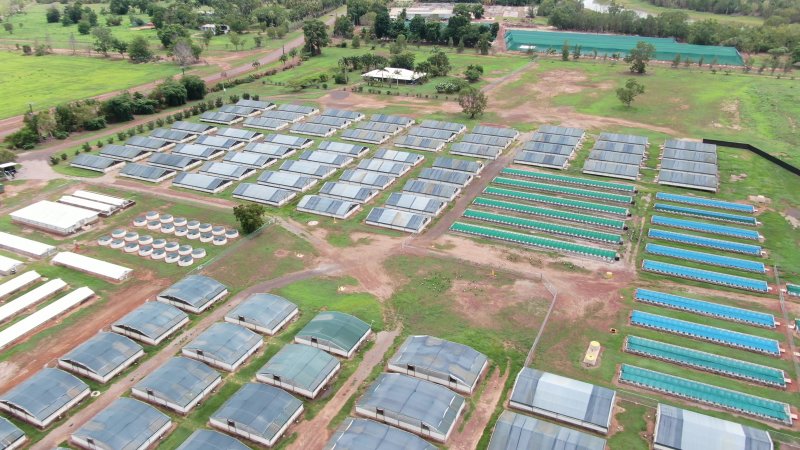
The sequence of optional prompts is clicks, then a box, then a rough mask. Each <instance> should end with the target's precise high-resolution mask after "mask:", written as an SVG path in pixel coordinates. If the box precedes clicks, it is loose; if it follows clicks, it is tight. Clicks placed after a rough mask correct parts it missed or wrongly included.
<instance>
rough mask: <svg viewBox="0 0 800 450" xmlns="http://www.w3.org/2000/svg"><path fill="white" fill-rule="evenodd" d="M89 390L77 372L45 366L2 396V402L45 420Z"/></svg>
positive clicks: (0, 398)
mask: <svg viewBox="0 0 800 450" xmlns="http://www.w3.org/2000/svg"><path fill="white" fill-rule="evenodd" d="M87 389H89V386H88V385H87V384H86V383H84V382H83V381H81V380H80V378H78V377H76V376H75V375H72V374H70V373H67V372H64V371H63V370H59V369H51V368H44V369H42V370H40V371H38V372H36V373H35V374H34V375H33V376H32V377H30V378H28V379H27V380H25V381H23V382H22V383H20V384H18V385H17V386H16V387H14V388H13V389H11V390H10V391H8V392H6V393H5V394H3V395H2V396H0V402H3V403H6V404H8V405H11V406H12V407H14V408H19V409H22V410H24V411H25V412H26V413H28V414H30V415H31V416H33V417H35V418H36V419H37V420H39V421H44V420H45V419H47V418H48V417H50V416H51V415H53V414H54V413H55V412H56V411H58V410H59V409H61V408H63V407H64V406H65V405H66V404H68V403H69V402H71V401H72V400H74V399H75V398H77V397H78V396H80V395H81V394H82V393H83V392H84V391H86V390H87Z"/></svg>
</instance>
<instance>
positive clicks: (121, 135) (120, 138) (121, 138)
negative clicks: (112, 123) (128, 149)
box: [117, 131, 126, 142]
mask: <svg viewBox="0 0 800 450" xmlns="http://www.w3.org/2000/svg"><path fill="white" fill-rule="evenodd" d="M125 138H126V136H125V132H124V131H120V132H119V133H117V140H118V141H120V142H122V141H124V140H125Z"/></svg>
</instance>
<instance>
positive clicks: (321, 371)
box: [258, 344, 339, 392]
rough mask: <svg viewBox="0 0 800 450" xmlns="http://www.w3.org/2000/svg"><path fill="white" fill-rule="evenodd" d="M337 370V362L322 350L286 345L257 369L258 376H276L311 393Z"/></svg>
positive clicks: (305, 346)
mask: <svg viewBox="0 0 800 450" xmlns="http://www.w3.org/2000/svg"><path fill="white" fill-rule="evenodd" d="M338 368H339V360H338V359H336V358H334V357H333V356H331V355H329V354H328V353H325V352H324V351H322V350H319V349H317V348H314V347H310V346H308V345H301V344H287V345H284V346H283V348H281V350H280V351H279V352H278V353H277V354H275V356H273V357H272V358H270V360H269V361H268V362H267V363H266V364H265V365H264V366H263V367H262V368H261V369H259V371H258V375H260V376H265V377H268V378H272V377H276V376H277V377H279V378H280V380H281V382H284V383H288V384H291V385H292V386H295V387H298V388H300V389H305V390H308V391H311V392H313V391H315V390H316V389H317V388H319V387H320V386H321V385H322V384H323V383H325V380H326V379H327V378H328V377H329V376H330V374H331V373H332V372H334V371H335V370H337V369H338Z"/></svg>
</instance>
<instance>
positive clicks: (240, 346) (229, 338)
mask: <svg viewBox="0 0 800 450" xmlns="http://www.w3.org/2000/svg"><path fill="white" fill-rule="evenodd" d="M259 342H261V336H260V335H258V334H256V333H254V332H252V331H250V330H248V329H247V328H245V327H242V326H239V325H236V324H232V323H228V322H217V323H215V324H213V325H211V326H210V327H208V328H207V329H206V330H205V331H203V332H202V333H200V334H199V335H198V336H197V337H196V338H194V339H193V340H192V341H191V342H189V343H188V344H186V345H185V346H184V347H183V348H184V349H185V350H191V351H202V352H203V354H204V355H205V356H208V357H211V358H214V359H215V360H217V361H222V362H224V363H227V364H234V363H235V362H236V361H238V360H239V359H241V358H242V357H243V356H245V355H246V354H247V352H248V351H250V350H251V349H252V348H253V347H254V346H255V345H257V344H258V343H259Z"/></svg>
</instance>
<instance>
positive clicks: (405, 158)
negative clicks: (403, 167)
mask: <svg viewBox="0 0 800 450" xmlns="http://www.w3.org/2000/svg"><path fill="white" fill-rule="evenodd" d="M373 158H375V159H383V160H386V161H394V162H399V163H403V164H412V165H413V164H416V163H418V162H419V161H421V160H423V159H425V157H424V156H422V155H420V154H419V153H412V152H402V151H398V150H391V149H388V148H381V149H378V151H377V152H375V156H373Z"/></svg>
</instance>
